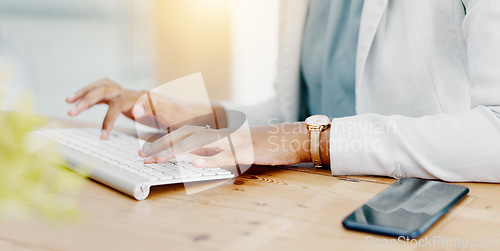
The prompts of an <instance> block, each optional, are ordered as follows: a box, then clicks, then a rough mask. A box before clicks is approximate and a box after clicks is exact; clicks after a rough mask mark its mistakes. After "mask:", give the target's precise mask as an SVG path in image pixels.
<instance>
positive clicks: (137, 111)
mask: <svg viewBox="0 0 500 251" xmlns="http://www.w3.org/2000/svg"><path fill="white" fill-rule="evenodd" d="M144 112H145V111H144V107H143V106H142V105H135V106H134V116H135V117H142V116H143V115H144Z"/></svg>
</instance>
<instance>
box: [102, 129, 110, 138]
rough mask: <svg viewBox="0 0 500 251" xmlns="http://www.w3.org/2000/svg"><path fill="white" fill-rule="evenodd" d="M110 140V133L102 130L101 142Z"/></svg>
mask: <svg viewBox="0 0 500 251" xmlns="http://www.w3.org/2000/svg"><path fill="white" fill-rule="evenodd" d="M106 139H108V131H106V130H102V131H101V140H106Z"/></svg>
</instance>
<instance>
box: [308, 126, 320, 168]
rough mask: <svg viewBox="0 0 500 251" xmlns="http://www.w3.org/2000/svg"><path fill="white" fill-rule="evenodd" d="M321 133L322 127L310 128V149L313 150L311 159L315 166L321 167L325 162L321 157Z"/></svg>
mask: <svg viewBox="0 0 500 251" xmlns="http://www.w3.org/2000/svg"><path fill="white" fill-rule="evenodd" d="M320 133H321V129H320V128H313V129H311V130H310V140H311V144H310V151H311V160H312V162H313V164H314V166H315V167H321V166H322V165H323V162H321V157H320V155H319V136H320Z"/></svg>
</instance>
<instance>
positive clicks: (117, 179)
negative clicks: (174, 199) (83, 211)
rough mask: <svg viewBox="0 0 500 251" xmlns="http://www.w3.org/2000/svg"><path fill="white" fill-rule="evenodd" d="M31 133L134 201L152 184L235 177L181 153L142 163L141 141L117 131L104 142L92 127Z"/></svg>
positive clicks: (78, 168)
mask: <svg viewBox="0 0 500 251" xmlns="http://www.w3.org/2000/svg"><path fill="white" fill-rule="evenodd" d="M34 133H35V135H39V136H42V137H44V138H47V139H50V140H53V141H55V142H56V143H58V145H59V149H60V151H61V153H62V154H63V155H64V157H65V158H66V159H67V161H68V164H69V167H70V168H72V169H74V170H75V171H78V172H82V173H85V174H86V175H88V176H89V177H90V178H92V179H94V180H96V181H99V182H101V183H103V184H105V185H107V186H110V187H112V188H115V189H116V190H118V191H121V192H123V193H125V194H128V195H130V196H132V197H134V198H136V199H137V200H144V199H145V198H146V197H147V196H148V195H149V190H150V187H151V186H156V185H166V184H175V183H184V182H196V181H207V180H219V179H229V178H233V177H234V176H235V175H234V174H233V173H231V172H230V171H227V170H225V169H222V168H215V169H204V168H198V167H196V166H194V165H192V164H191V162H190V160H189V159H187V158H186V157H183V156H180V157H178V158H177V159H176V160H173V161H169V162H167V163H162V164H144V159H143V158H141V157H140V156H139V155H138V150H139V147H140V146H141V145H142V143H144V142H143V141H141V140H140V139H137V138H135V137H132V136H129V135H126V134H123V133H120V132H116V131H114V132H112V133H111V134H110V137H109V139H108V140H107V141H102V140H100V139H99V137H100V130H98V129H94V128H70V129H47V130H37V131H35V132H34Z"/></svg>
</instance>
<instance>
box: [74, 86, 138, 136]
mask: <svg viewBox="0 0 500 251" xmlns="http://www.w3.org/2000/svg"><path fill="white" fill-rule="evenodd" d="M144 94H146V91H132V90H127V89H124V88H123V87H121V86H120V85H119V84H117V83H116V82H114V81H112V80H110V79H107V78H105V79H102V80H99V81H97V82H95V83H92V84H90V85H88V86H86V87H84V88H82V89H80V90H79V91H77V92H76V93H75V94H73V95H72V96H70V97H67V98H66V102H67V103H69V104H74V103H76V102H78V103H77V104H76V105H75V106H74V107H73V108H72V109H71V110H69V111H68V115H69V116H71V117H74V116H78V115H79V114H80V113H81V112H83V111H85V110H87V109H89V108H90V107H92V106H94V105H96V104H107V105H108V106H109V109H108V112H107V113H106V117H105V118H104V121H103V124H102V134H101V139H103V140H106V139H108V137H109V134H110V132H111V130H112V129H113V125H114V123H115V121H116V119H117V118H118V116H119V115H120V114H121V113H123V114H124V115H125V116H127V117H129V118H130V119H134V120H135V116H134V105H135V103H136V102H137V100H139V99H140V98H141V97H142V96H143V95H144ZM139 112H140V111H139ZM136 113H137V111H136ZM135 115H138V116H142V115H143V114H135Z"/></svg>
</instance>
